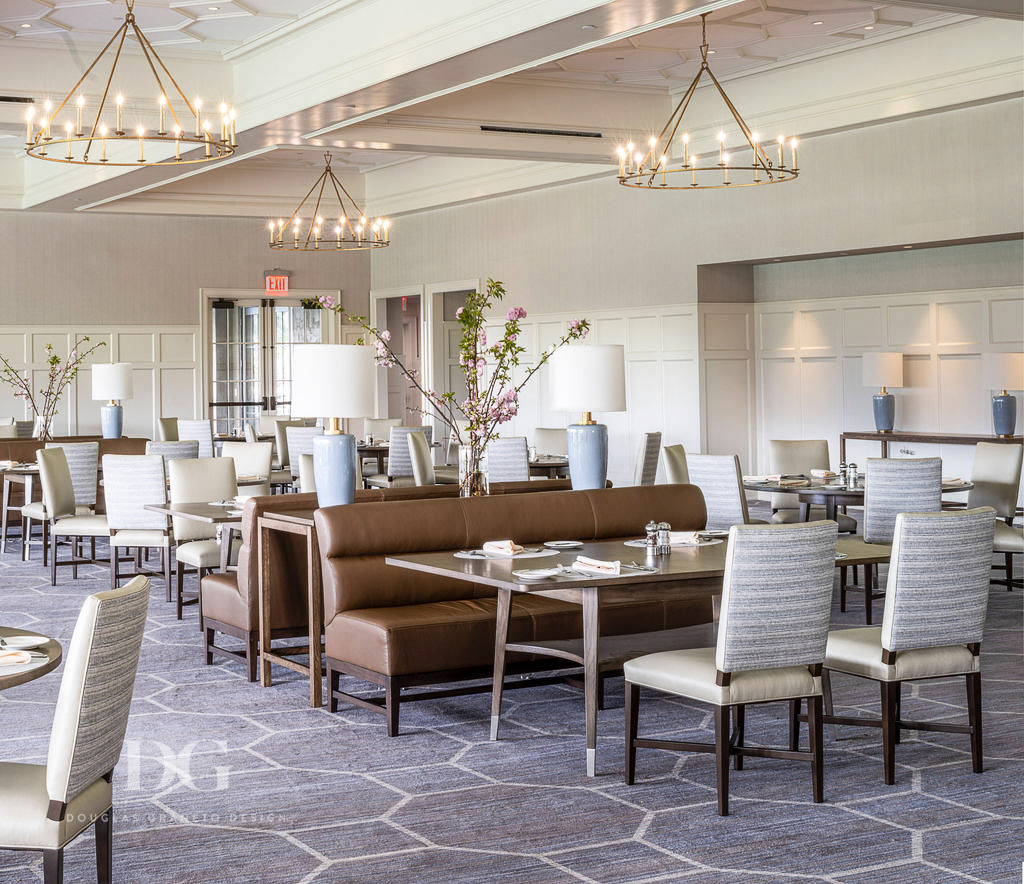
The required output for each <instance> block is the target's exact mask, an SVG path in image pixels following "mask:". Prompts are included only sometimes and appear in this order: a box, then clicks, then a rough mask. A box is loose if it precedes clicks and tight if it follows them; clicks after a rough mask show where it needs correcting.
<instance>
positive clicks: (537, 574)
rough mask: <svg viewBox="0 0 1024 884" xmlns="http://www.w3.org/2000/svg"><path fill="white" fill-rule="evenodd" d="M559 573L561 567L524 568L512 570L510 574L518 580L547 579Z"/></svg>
mask: <svg viewBox="0 0 1024 884" xmlns="http://www.w3.org/2000/svg"><path fill="white" fill-rule="evenodd" d="M561 573H562V569H561V568H524V569H523V570H521V571H513V572H512V576H513V577H515V578H517V579H519V580H547V579H548V578H549V577H557V576H558V575H559V574H561Z"/></svg>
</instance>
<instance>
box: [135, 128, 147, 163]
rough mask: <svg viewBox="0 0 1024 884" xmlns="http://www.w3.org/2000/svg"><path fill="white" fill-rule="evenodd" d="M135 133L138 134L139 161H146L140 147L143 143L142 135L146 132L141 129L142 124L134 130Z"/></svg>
mask: <svg viewBox="0 0 1024 884" xmlns="http://www.w3.org/2000/svg"><path fill="white" fill-rule="evenodd" d="M135 134H136V135H138V136H139V162H140V163H144V162H146V158H145V157H144V156H143V155H142V148H143V144H144V142H143V140H142V137H143V136H144V135H145V134H146V130H145V129H143V128H142V126H139V128H138V129H136V130H135Z"/></svg>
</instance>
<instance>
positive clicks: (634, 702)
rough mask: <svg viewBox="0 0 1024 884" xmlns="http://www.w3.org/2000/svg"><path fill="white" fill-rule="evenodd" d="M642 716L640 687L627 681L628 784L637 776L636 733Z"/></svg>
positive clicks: (630, 784) (631, 783)
mask: <svg viewBox="0 0 1024 884" xmlns="http://www.w3.org/2000/svg"><path fill="white" fill-rule="evenodd" d="M639 718H640V688H638V687H637V686H636V685H634V684H633V683H632V682H629V681H627V682H626V785H627V786H632V785H633V782H634V780H635V778H636V745H635V743H636V735H637V730H638V729H639V724H640V722H639Z"/></svg>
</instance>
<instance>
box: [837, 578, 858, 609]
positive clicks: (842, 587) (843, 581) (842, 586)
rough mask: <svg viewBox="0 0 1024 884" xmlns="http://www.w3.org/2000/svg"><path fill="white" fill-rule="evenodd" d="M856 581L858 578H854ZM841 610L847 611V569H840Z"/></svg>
mask: <svg viewBox="0 0 1024 884" xmlns="http://www.w3.org/2000/svg"><path fill="white" fill-rule="evenodd" d="M854 580H856V578H854ZM839 610H840V611H844V612H845V611H846V568H845V567H844V568H840V569H839Z"/></svg>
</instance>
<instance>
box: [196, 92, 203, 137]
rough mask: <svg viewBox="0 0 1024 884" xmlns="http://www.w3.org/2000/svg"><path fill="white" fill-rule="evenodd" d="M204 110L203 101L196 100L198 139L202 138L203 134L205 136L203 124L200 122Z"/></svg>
mask: <svg viewBox="0 0 1024 884" xmlns="http://www.w3.org/2000/svg"><path fill="white" fill-rule="evenodd" d="M202 110H203V99H201V98H197V99H196V103H195V113H196V138H200V137H202V134H203V128H202V123H201V122H200V121H199V115H200V114H201V113H202Z"/></svg>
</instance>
